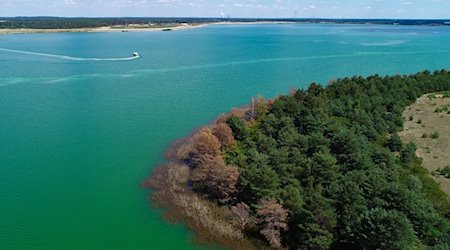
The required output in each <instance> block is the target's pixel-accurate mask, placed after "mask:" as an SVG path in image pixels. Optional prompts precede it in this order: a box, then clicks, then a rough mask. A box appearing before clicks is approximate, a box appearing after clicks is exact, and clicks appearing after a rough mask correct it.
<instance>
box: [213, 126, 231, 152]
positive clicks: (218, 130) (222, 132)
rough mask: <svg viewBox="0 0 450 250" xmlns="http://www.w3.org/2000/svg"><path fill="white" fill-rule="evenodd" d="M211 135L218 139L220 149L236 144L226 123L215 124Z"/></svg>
mask: <svg viewBox="0 0 450 250" xmlns="http://www.w3.org/2000/svg"><path fill="white" fill-rule="evenodd" d="M213 135H215V136H216V137H217V138H218V139H219V141H220V144H221V145H222V149H226V148H230V147H232V146H234V145H235V144H236V140H235V139H234V137H233V131H232V130H231V128H230V127H229V126H228V125H227V124H226V123H219V124H217V125H216V126H215V127H214V129H213Z"/></svg>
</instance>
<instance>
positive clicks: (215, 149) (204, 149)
mask: <svg viewBox="0 0 450 250" xmlns="http://www.w3.org/2000/svg"><path fill="white" fill-rule="evenodd" d="M192 142H193V144H194V150H195V153H196V154H197V155H210V156H213V157H215V156H218V155H219V154H220V152H221V151H220V141H219V139H217V137H216V136H214V135H213V134H212V132H211V129H209V128H203V129H201V130H200V131H199V132H198V133H196V134H195V135H194V136H193V137H192Z"/></svg>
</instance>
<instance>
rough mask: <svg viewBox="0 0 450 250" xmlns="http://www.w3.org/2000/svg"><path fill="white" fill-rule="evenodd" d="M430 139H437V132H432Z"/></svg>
mask: <svg viewBox="0 0 450 250" xmlns="http://www.w3.org/2000/svg"><path fill="white" fill-rule="evenodd" d="M430 137H431V138H433V139H437V138H439V132H437V131H436V132H433V133H432V134H431V135H430Z"/></svg>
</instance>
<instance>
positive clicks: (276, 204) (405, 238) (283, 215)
mask: <svg viewBox="0 0 450 250" xmlns="http://www.w3.org/2000/svg"><path fill="white" fill-rule="evenodd" d="M448 90H450V73H449V71H446V70H441V71H435V72H433V73H432V72H429V71H423V72H419V73H417V74H413V75H403V76H401V75H395V76H385V77H381V76H379V75H373V76H369V77H367V78H364V77H357V76H355V77H351V78H342V79H337V80H334V81H331V82H330V83H329V84H328V85H327V86H326V87H324V86H321V85H319V84H316V83H312V84H311V85H310V86H309V87H308V88H307V89H298V90H292V91H291V94H290V95H285V96H280V97H277V98H276V99H274V100H264V99H262V98H257V99H255V100H254V101H252V103H251V104H250V105H249V106H248V107H245V108H242V109H237V110H234V111H232V112H230V114H227V115H223V116H221V117H220V118H218V119H217V120H216V121H215V122H214V123H212V125H209V126H207V127H204V128H202V129H200V130H198V131H197V132H195V133H194V134H193V135H192V136H191V137H189V138H186V139H184V140H182V141H180V142H179V143H177V144H176V145H174V147H173V148H172V150H171V151H170V152H169V154H168V155H167V156H168V159H169V160H170V162H171V163H170V164H169V165H166V166H162V167H159V168H157V170H156V172H155V174H154V175H153V177H152V178H151V179H150V180H149V181H148V182H147V184H148V186H151V187H153V188H155V189H156V192H155V193H154V198H155V201H156V202H157V203H159V204H161V205H162V206H165V207H171V208H172V209H173V210H177V209H178V211H179V212H178V215H180V214H181V216H180V217H181V218H182V219H184V220H185V221H187V222H188V225H190V226H191V227H192V228H194V229H196V230H197V231H200V234H201V233H202V232H205V231H207V232H210V233H212V234H214V235H215V237H216V238H214V239H213V240H217V237H218V235H220V232H227V233H228V234H227V236H224V237H223V238H222V239H220V240H221V242H224V243H225V244H227V239H228V242H230V241H231V240H230V239H241V240H250V241H252V243H255V242H256V244H260V243H261V242H266V244H267V245H268V246H271V247H273V248H289V249H448V248H447V247H448V246H449V245H450V224H449V223H450V221H449V219H450V202H449V198H448V196H447V195H446V194H445V193H443V192H442V191H441V190H440V188H439V185H438V184H437V183H435V182H434V181H433V180H432V179H431V178H430V176H429V173H428V171H427V170H425V169H424V168H423V167H422V163H421V159H420V158H418V157H417V156H416V154H415V151H416V146H415V145H414V144H412V143H408V144H404V143H403V142H402V141H401V140H400V137H399V136H398V134H397V132H399V131H400V130H402V128H403V121H404V118H403V117H402V113H403V110H404V109H405V108H406V107H407V106H408V105H410V104H412V103H413V102H414V101H415V100H416V99H417V98H418V97H420V96H421V95H423V94H425V93H430V92H438V91H448ZM181 169H183V171H184V172H183V173H182V174H181V172H180V170H181ZM174 183H176V185H175V184H174ZM174 185H175V186H176V187H175V188H174ZM181 189H182V190H181ZM186 193H189V194H190V195H188V196H190V197H191V199H193V198H192V197H195V199H197V198H198V199H201V200H205V199H206V200H209V201H210V202H209V203H208V206H209V211H211V210H214V211H216V212H215V215H214V216H212V217H211V219H204V218H203V219H202V220H199V219H198V218H197V217H196V216H195V215H193V214H195V212H192V213H191V216H190V217H189V219H186V218H187V217H188V216H186V214H184V215H183V213H185V212H183V211H188V210H189V211H191V210H192V211H194V210H195V209H197V210H196V211H197V212H198V211H203V210H201V209H203V208H204V207H203V208H201V209H200V208H198V207H197V208H192V207H193V206H196V205H193V204H191V203H189V202H188V203H189V205H186V204H184V205H183V204H181V203H180V202H179V201H177V200H179V199H180V198H179V197H180V195H181V194H186ZM185 203H186V202H185ZM180 204H181V205H180ZM205 206H206V205H205ZM174 208H175V209H174ZM206 210H208V209H206ZM209 220H211V225H212V224H214V225H215V226H214V227H212V226H211V225H208V223H209V222H208V221H209ZM196 221H197V222H198V221H201V223H196ZM218 221H220V222H218ZM198 224H200V225H198ZM207 227H209V228H207ZM205 228H207V230H206V229H205ZM219 228H220V230H219ZM231 232H233V233H231ZM222 235H225V234H222ZM228 245H229V244H228ZM229 246H230V245H229ZM260 246H261V245H260ZM232 247H235V248H238V247H236V246H232Z"/></svg>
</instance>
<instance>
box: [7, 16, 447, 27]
mask: <svg viewBox="0 0 450 250" xmlns="http://www.w3.org/2000/svg"><path fill="white" fill-rule="evenodd" d="M223 21H228V22H271V21H275V22H294V23H338V24H388V25H392V24H398V25H450V20H441V19H436V20H430V19H427V20H419V19H417V20H414V19H409V20H404V19H401V20H395V19H327V18H276V19H269V18H187V17H173V18H156V17H107V18H81V17H75V18H64V17H0V29H76V28H98V27H104V26H125V25H130V24H141V25H143V24H160V25H164V24H180V23H189V24H201V23H211V22H223Z"/></svg>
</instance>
